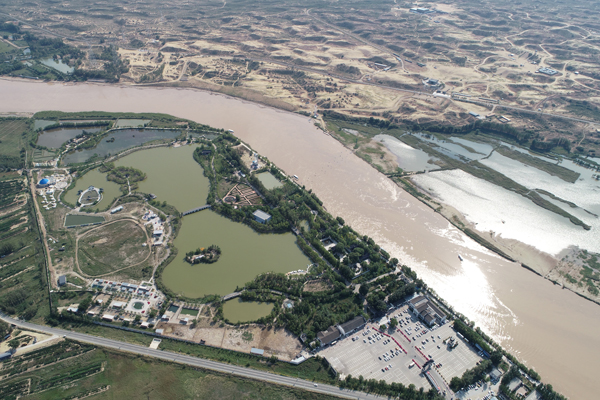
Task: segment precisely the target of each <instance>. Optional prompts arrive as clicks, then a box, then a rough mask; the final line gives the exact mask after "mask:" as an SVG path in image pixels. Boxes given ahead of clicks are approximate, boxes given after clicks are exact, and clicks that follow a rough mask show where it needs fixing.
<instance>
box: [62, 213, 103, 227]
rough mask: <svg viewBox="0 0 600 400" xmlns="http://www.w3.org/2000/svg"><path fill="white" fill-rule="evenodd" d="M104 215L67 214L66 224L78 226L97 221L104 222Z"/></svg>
mask: <svg viewBox="0 0 600 400" xmlns="http://www.w3.org/2000/svg"><path fill="white" fill-rule="evenodd" d="M103 221H104V217H101V216H97V215H71V214H67V216H66V217H65V226H76V225H86V224H95V223H96V222H103Z"/></svg>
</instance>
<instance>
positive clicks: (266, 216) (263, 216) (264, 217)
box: [253, 210, 271, 221]
mask: <svg viewBox="0 0 600 400" xmlns="http://www.w3.org/2000/svg"><path fill="white" fill-rule="evenodd" d="M253 215H254V216H255V217H257V218H260V219H262V220H264V221H266V220H268V219H269V218H271V216H270V215H269V214H267V213H266V212H264V211H262V210H256V211H254V214H253Z"/></svg>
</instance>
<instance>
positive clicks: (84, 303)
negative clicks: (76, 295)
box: [77, 296, 92, 314]
mask: <svg viewBox="0 0 600 400" xmlns="http://www.w3.org/2000/svg"><path fill="white" fill-rule="evenodd" d="M91 305H92V296H88V297H86V298H85V299H83V300H82V301H81V303H79V306H78V307H77V312H78V313H80V314H83V313H84V312H86V311H87V310H88V308H90V306H91Z"/></svg>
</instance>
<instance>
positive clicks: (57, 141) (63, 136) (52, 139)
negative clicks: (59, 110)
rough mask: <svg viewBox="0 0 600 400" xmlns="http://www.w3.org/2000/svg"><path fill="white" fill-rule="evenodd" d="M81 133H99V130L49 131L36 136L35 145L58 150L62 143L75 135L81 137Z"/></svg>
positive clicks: (94, 128)
mask: <svg viewBox="0 0 600 400" xmlns="http://www.w3.org/2000/svg"><path fill="white" fill-rule="evenodd" d="M83 131H86V132H91V133H95V132H99V131H100V128H98V127H89V128H58V129H51V130H48V131H43V132H42V133H40V135H39V136H38V140H37V143H36V144H37V145H38V146H44V147H50V148H53V149H56V148H59V147H60V146H62V144H63V143H64V142H66V141H67V140H69V139H73V138H74V137H76V136H77V135H81V134H82V133H83Z"/></svg>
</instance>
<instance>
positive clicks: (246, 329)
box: [156, 316, 302, 361]
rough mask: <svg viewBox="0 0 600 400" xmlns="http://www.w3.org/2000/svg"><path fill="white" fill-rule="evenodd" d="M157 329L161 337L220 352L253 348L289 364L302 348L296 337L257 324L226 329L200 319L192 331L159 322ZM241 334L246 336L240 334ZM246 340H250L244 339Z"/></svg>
mask: <svg viewBox="0 0 600 400" xmlns="http://www.w3.org/2000/svg"><path fill="white" fill-rule="evenodd" d="M156 327H157V328H160V329H164V333H163V335H164V336H171V337H176V338H180V339H186V340H192V341H194V342H198V343H200V341H201V340H204V341H205V344H206V345H209V346H215V347H221V348H224V349H229V350H235V351H240V352H243V353H250V349H251V348H253V347H255V348H259V349H263V350H265V357H270V356H272V355H275V356H277V358H279V359H280V360H284V361H290V360H292V359H294V358H296V356H297V355H298V353H299V352H300V350H301V349H302V345H301V344H300V341H299V340H298V338H297V337H295V336H294V335H293V334H291V333H290V332H287V331H286V330H284V329H273V328H270V329H269V328H265V327H262V326H257V325H253V324H250V325H245V326H243V327H239V328H238V327H235V326H229V325H225V324H221V323H215V322H212V320H211V319H209V318H207V317H204V316H200V317H199V318H198V323H197V326H196V328H192V327H191V324H190V325H184V324H179V323H165V322H160V323H159V324H158V325H157V326H156ZM244 333H246V334H245V335H244ZM243 335H244V336H245V337H246V338H250V337H251V339H250V340H246V339H245V338H244V336H243Z"/></svg>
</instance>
